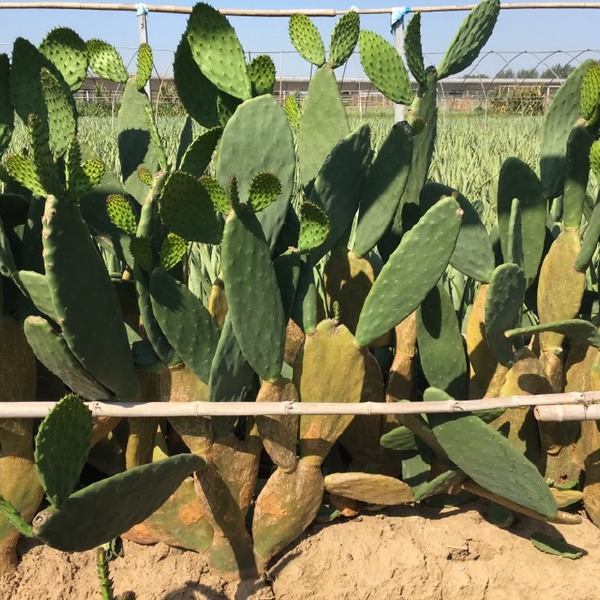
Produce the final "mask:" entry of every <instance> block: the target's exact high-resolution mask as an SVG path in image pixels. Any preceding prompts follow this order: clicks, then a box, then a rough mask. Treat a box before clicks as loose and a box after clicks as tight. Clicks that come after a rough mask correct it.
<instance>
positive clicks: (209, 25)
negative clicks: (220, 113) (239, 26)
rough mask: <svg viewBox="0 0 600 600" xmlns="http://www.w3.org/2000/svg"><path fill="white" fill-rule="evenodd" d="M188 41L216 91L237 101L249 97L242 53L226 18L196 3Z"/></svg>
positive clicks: (190, 20)
mask: <svg viewBox="0 0 600 600" xmlns="http://www.w3.org/2000/svg"><path fill="white" fill-rule="evenodd" d="M187 39H188V42H189V45H190V49H191V52H192V56H193V57H194V60H195V61H196V64H197V65H198V66H199V67H200V70H201V71H202V72H203V73H204V75H205V76H206V77H207V78H208V79H209V80H210V81H212V82H213V84H214V85H216V86H217V88H219V89H220V90H222V91H223V92H225V93H227V94H229V95H231V96H233V97H234V98H239V99H240V100H247V99H248V98H250V97H251V96H252V83H251V81H250V77H249V76H248V72H247V70H246V60H245V58H244V50H243V48H242V46H241V44H240V41H239V40H238V37H237V35H236V33H235V30H234V29H233V27H232V26H231V25H230V24H229V21H228V20H227V18H226V17H224V16H223V15H222V14H221V13H220V12H219V11H218V10H216V9H214V8H213V7H212V6H209V5H208V4H205V3H203V2H199V3H198V4H196V5H195V6H194V8H193V9H192V14H191V15H190V18H189V20H188V28H187ZM223 65H227V67H226V68H223Z"/></svg>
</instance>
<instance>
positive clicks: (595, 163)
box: [590, 140, 600, 181]
mask: <svg viewBox="0 0 600 600" xmlns="http://www.w3.org/2000/svg"><path fill="white" fill-rule="evenodd" d="M590 168H591V170H592V173H593V174H594V176H595V177H596V181H600V140H595V141H594V142H593V143H592V146H591V148H590Z"/></svg>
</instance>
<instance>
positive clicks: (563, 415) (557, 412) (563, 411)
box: [533, 404, 600, 423]
mask: <svg viewBox="0 0 600 600" xmlns="http://www.w3.org/2000/svg"><path fill="white" fill-rule="evenodd" d="M533 414H534V415H535V418H536V419H537V420H538V421H553V422H557V423H562V422H564V421H600V405H596V404H591V405H589V406H588V405H587V404H580V405H577V406H573V405H568V406H566V405H565V406H563V405H562V404H559V405H556V406H536V407H535V409H534V413H533Z"/></svg>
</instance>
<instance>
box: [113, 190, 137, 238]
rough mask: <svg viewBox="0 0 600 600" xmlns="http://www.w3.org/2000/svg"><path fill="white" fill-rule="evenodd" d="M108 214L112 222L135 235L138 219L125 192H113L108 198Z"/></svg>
mask: <svg viewBox="0 0 600 600" xmlns="http://www.w3.org/2000/svg"><path fill="white" fill-rule="evenodd" d="M106 214H107V215H108V218H109V219H110V222H111V223H112V224H113V225H115V226H116V227H118V228H119V229H120V230H121V231H124V232H125V233H127V234H129V235H135V232H136V230H137V219H136V216H135V214H134V212H133V208H132V207H131V204H130V203H129V200H127V198H125V196H123V194H111V195H110V196H108V198H107V199H106Z"/></svg>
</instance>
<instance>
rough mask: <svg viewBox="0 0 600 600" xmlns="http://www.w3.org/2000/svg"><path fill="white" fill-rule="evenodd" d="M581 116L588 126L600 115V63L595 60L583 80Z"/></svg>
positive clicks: (593, 123)
mask: <svg viewBox="0 0 600 600" xmlns="http://www.w3.org/2000/svg"><path fill="white" fill-rule="evenodd" d="M580 104H581V116H582V117H583V118H584V119H585V120H586V121H587V125H588V126H590V127H591V126H593V125H595V124H596V123H597V121H598V117H599V116H600V63H599V62H594V63H591V64H590V65H589V67H588V68H587V69H586V71H585V73H584V75H583V78H582V80H581V100H580Z"/></svg>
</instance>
